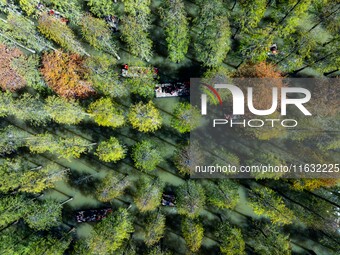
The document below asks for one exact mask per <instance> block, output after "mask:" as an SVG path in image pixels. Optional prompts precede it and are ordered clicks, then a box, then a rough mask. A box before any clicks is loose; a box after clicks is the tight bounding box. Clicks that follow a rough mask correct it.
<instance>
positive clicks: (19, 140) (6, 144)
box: [0, 125, 29, 155]
mask: <svg viewBox="0 0 340 255" xmlns="http://www.w3.org/2000/svg"><path fill="white" fill-rule="evenodd" d="M28 136H29V135H28V133H27V132H26V131H23V130H21V129H19V128H17V127H14V126H11V125H9V126H7V127H5V128H3V129H1V131H0V154H2V155H3V154H11V153H13V152H15V151H16V150H17V149H18V148H20V147H22V146H24V145H25V139H26V138H27V137H28Z"/></svg>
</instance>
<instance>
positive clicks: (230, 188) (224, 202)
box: [205, 179, 240, 209]
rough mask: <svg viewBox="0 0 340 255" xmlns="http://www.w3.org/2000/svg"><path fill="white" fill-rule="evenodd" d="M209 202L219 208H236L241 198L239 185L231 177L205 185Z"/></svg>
mask: <svg viewBox="0 0 340 255" xmlns="http://www.w3.org/2000/svg"><path fill="white" fill-rule="evenodd" d="M205 189H206V192H207V202H208V203H209V204H211V205H213V206H216V207H218V208H227V209H234V208H235V206H236V204H237V203H238V201H239V199H240V195H239V193H238V189H239V185H238V184H236V183H235V182H234V181H232V180H230V179H223V180H219V181H218V182H217V183H216V184H214V183H213V182H208V183H207V184H206V185H205Z"/></svg>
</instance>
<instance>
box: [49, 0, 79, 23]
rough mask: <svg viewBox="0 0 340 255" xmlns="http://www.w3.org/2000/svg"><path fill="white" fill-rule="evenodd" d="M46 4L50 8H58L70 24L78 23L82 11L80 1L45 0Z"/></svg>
mask: <svg viewBox="0 0 340 255" xmlns="http://www.w3.org/2000/svg"><path fill="white" fill-rule="evenodd" d="M47 4H48V6H49V7H50V8H51V9H54V10H58V11H59V12H60V13H62V15H63V17H65V18H67V19H68V20H69V22H70V23H71V25H79V23H80V22H81V18H82V17H83V16H84V14H83V13H82V10H81V9H82V2H80V1H79V0H69V1H59V0H47Z"/></svg>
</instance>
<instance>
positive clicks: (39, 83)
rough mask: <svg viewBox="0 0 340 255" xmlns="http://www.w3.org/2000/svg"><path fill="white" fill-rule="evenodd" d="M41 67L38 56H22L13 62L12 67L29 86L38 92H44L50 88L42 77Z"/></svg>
mask: <svg viewBox="0 0 340 255" xmlns="http://www.w3.org/2000/svg"><path fill="white" fill-rule="evenodd" d="M39 66H40V59H39V57H38V56H36V55H30V56H20V57H19V58H16V59H14V60H13V61H12V62H11V67H12V68H13V69H15V70H16V71H17V72H18V74H19V75H21V76H22V77H23V78H24V79H25V81H26V85H27V86H29V87H32V88H34V89H35V90H37V91H38V92H43V91H46V90H47V88H48V87H47V86H46V84H45V83H44V81H43V79H42V77H41V75H40V72H39Z"/></svg>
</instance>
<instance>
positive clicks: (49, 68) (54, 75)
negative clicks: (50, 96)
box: [41, 51, 95, 98]
mask: <svg viewBox="0 0 340 255" xmlns="http://www.w3.org/2000/svg"><path fill="white" fill-rule="evenodd" d="M42 64H43V67H42V68H41V72H42V74H43V76H44V79H45V81H46V83H47V85H48V86H49V87H50V88H51V89H52V90H54V91H55V92H56V93H57V94H59V95H60V96H62V97H66V98H86V97H88V96H89V95H91V94H94V93H95V90H94V89H93V87H92V84H91V82H90V81H87V80H86V78H85V76H86V72H87V71H88V70H87V69H86V68H85V66H84V60H83V58H82V57H81V56H79V55H77V54H68V53H63V52H60V51H54V52H51V53H46V54H44V56H43V59H42Z"/></svg>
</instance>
